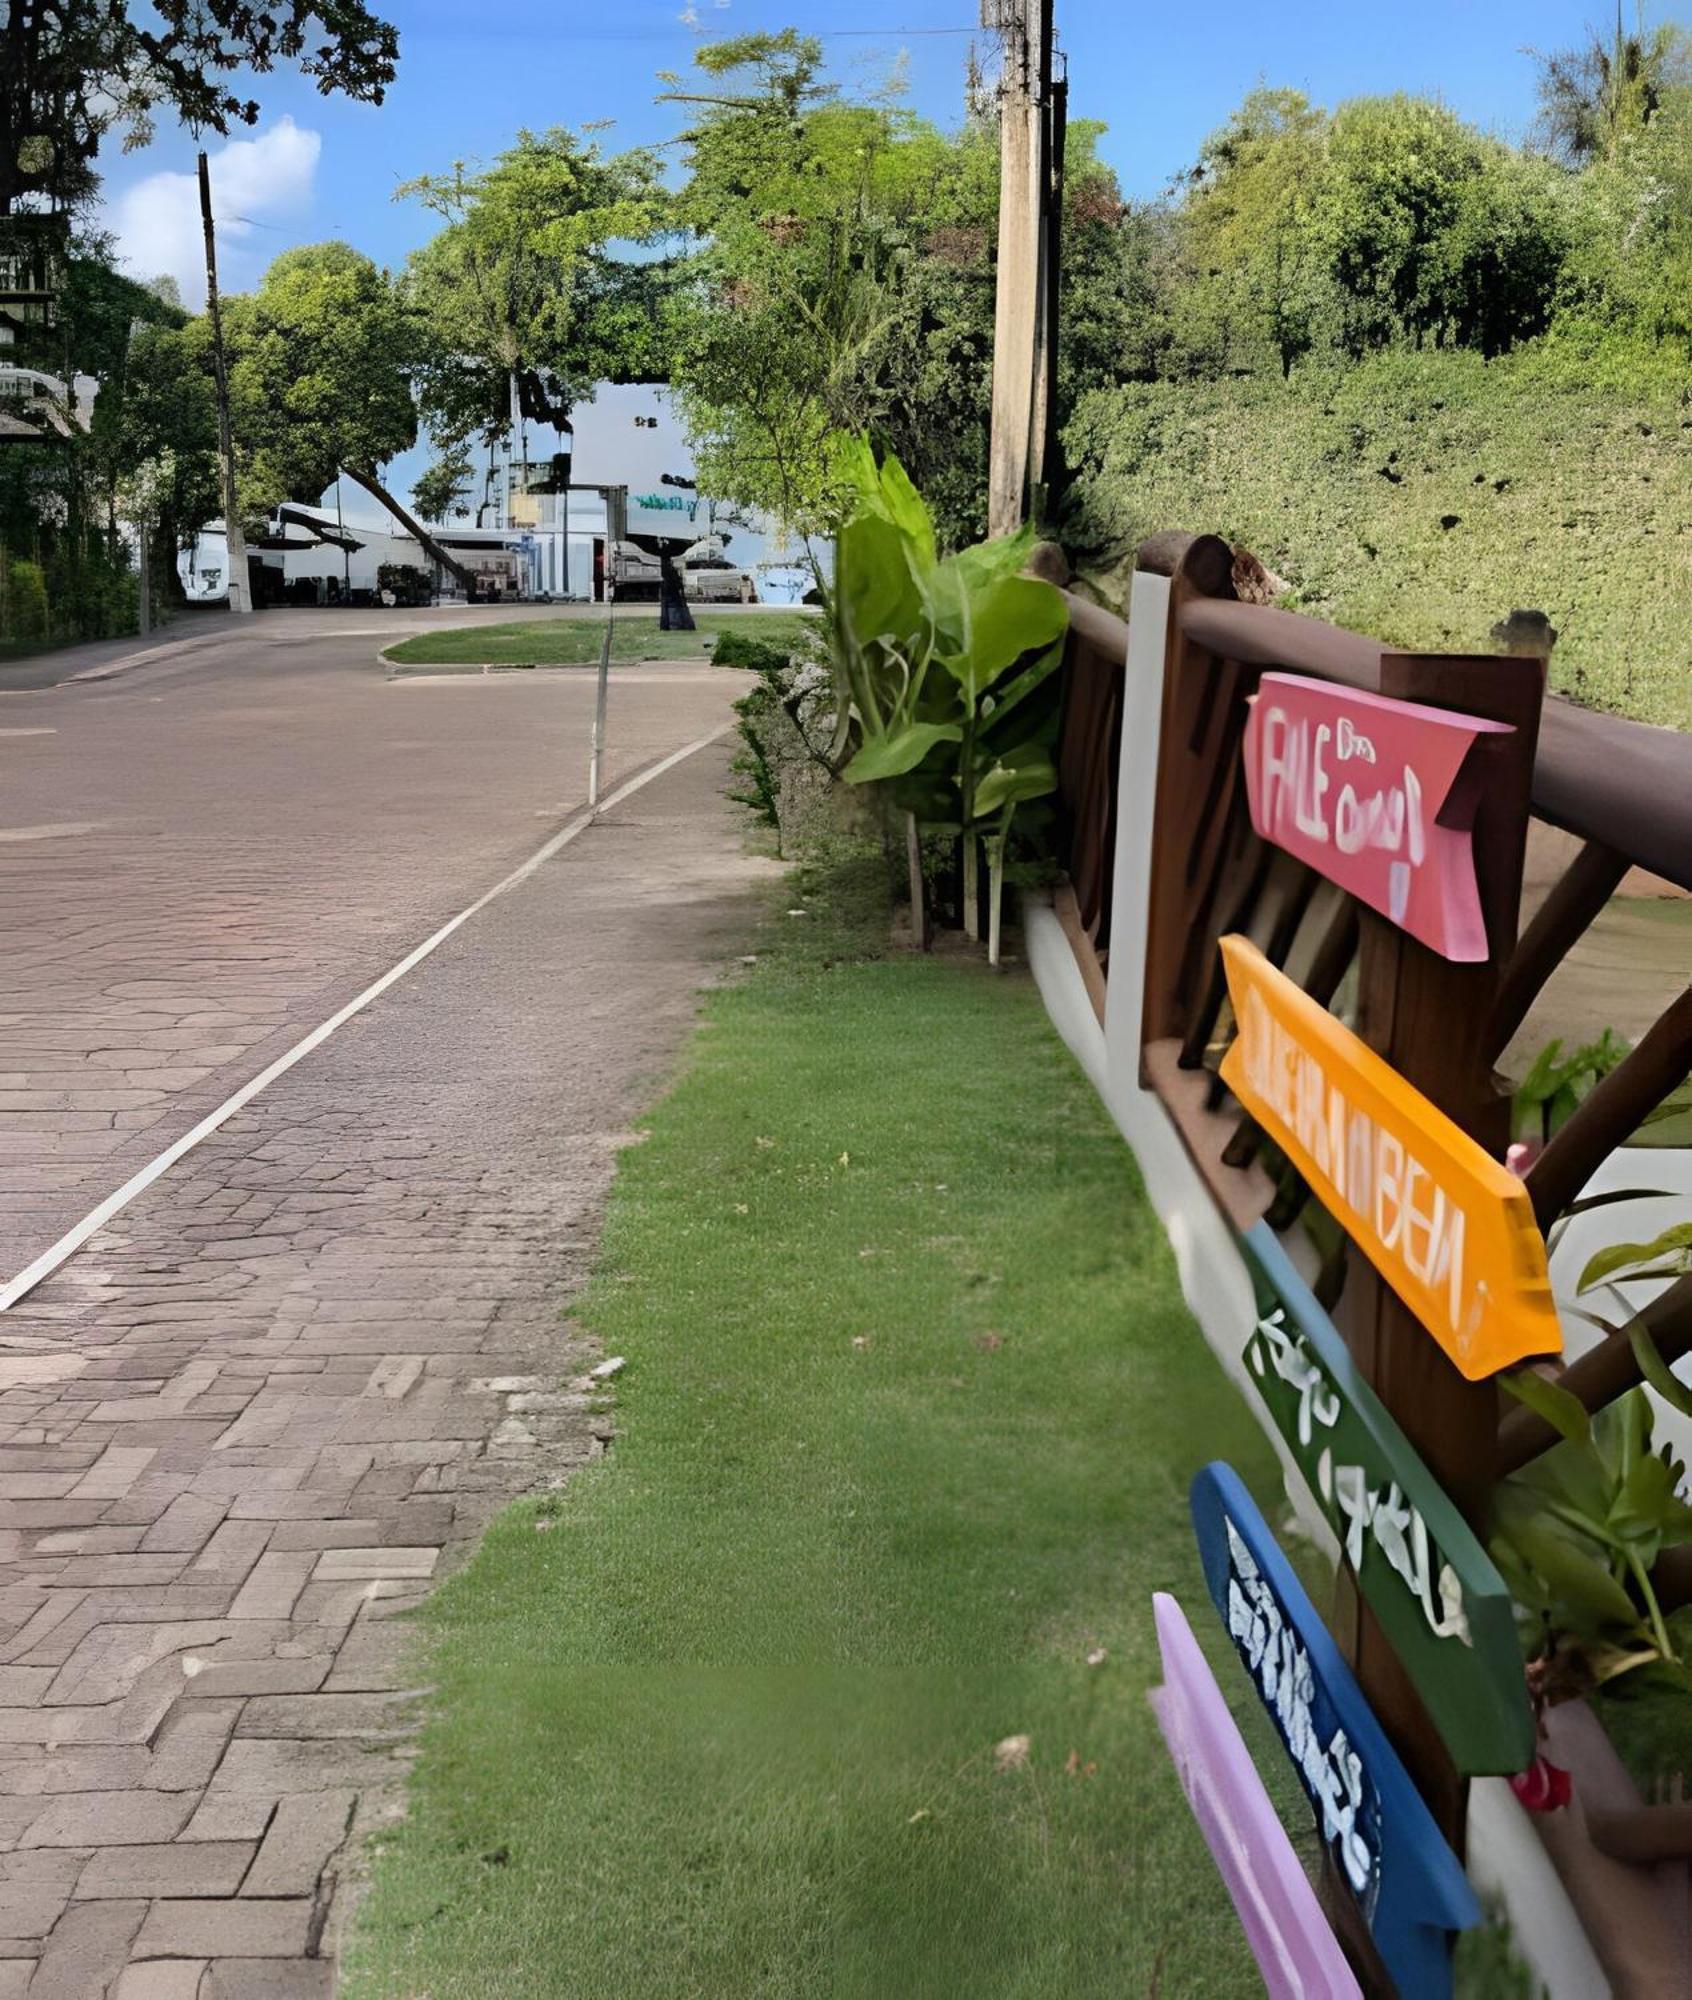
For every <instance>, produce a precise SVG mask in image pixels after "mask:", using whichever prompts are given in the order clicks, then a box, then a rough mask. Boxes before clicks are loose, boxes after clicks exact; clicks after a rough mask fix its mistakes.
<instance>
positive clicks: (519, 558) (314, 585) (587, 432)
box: [178, 383, 830, 604]
mask: <svg viewBox="0 0 1692 2000" xmlns="http://www.w3.org/2000/svg"><path fill="white" fill-rule="evenodd" d="M572 447H573V448H572ZM567 449H569V450H570V456H569V472H568V476H569V486H568V489H567V490H566V489H565V488H564V485H563V481H562V477H561V474H562V472H563V469H564V468H563V464H562V462H561V461H562V457H563V454H564V453H565V451H566V450H567ZM407 464H408V461H407V460H405V459H402V460H401V461H399V462H398V463H397V464H396V465H395V466H394V467H393V468H392V469H391V472H390V477H391V478H400V477H404V476H405V475H406V471H407ZM693 474H694V466H693V455H692V453H691V452H690V451H689V449H688V445H687V439H686V436H685V434H684V432H683V430H682V427H681V424H680V422H679V420H678V419H677V417H676V415H675V413H674V410H673V408H672V406H671V401H670V392H669V390H668V389H667V388H665V387H663V386H661V385H651V384H642V385H627V384H615V383H603V384H601V385H600V387H599V390H598V392H597V393H596V395H595V397H594V399H593V401H592V402H591V403H580V404H578V405H577V406H576V408H575V409H574V411H573V412H572V414H571V429H570V433H569V434H565V433H561V432H560V431H558V430H556V429H555V428H554V427H553V426H551V425H550V424H536V423H533V422H528V423H524V424H521V425H519V426H518V428H517V431H516V434H515V436H514V437H513V439H512V441H511V444H510V447H509V449H508V448H507V447H506V446H504V445H503V444H502V445H500V446H497V447H493V448H490V449H489V450H488V452H487V454H486V463H485V464H484V465H483V466H482V467H481V468H480V469H479V471H478V472H477V474H476V476H475V478H474V479H473V480H468V481H466V483H465V485H464V487H463V488H462V489H461V491H460V493H459V496H458V499H457V502H456V504H455V505H454V506H453V507H452V508H450V509H449V510H448V512H447V514H446V517H445V518H444V519H442V520H440V521H431V522H426V523H425V524H424V525H425V526H426V527H427V529H428V531H429V533H430V534H431V535H432V536H433V537H434V538H435V539H436V541H438V542H439V543H440V545H441V546H442V547H443V548H445V549H446V550H447V551H448V553H449V554H451V555H452V556H453V557H454V558H455V559H456V560H457V561H458V562H459V563H461V564H463V565H464V566H465V567H466V568H468V569H470V570H472V571H473V572H475V573H476V575H477V577H478V593H477V594H478V595H481V596H486V597H492V598H501V597H513V598H527V599H536V598H550V599H552V600H554V601H558V602H563V601H567V600H575V601H587V600H590V599H591V600H597V599H600V598H602V597H603V595H604V588H605V578H606V573H607V569H608V568H611V569H613V570H615V571H616V573H617V574H618V576H619V577H620V578H621V579H622V587H624V588H625V589H629V588H631V587H632V589H633V590H634V591H636V592H638V594H642V595H645V594H650V595H654V596H655V595H656V592H657V577H658V567H657V560H656V557H655V556H653V555H651V554H647V553H643V552H642V551H641V550H639V549H638V548H637V547H635V546H634V545H633V544H627V545H624V544H621V542H620V540H619V547H618V549H617V550H616V551H615V552H612V553H608V552H609V551H611V549H612V531H613V528H614V526H615V525H616V524H614V523H612V522H611V521H610V520H609V518H608V503H607V498H606V493H605V490H604V489H606V488H623V489H626V492H627V496H628V499H627V520H626V527H625V528H624V530H623V532H624V533H626V534H627V535H629V536H631V537H636V538H640V537H648V538H650V537H657V536H662V537H664V538H665V539H667V540H670V541H672V542H675V543H678V544H681V545H683V546H687V547H691V548H692V549H693V554H692V556H691V558H690V559H689V560H688V561H687V562H686V563H685V565H684V573H685V577H686V587H687V591H688V594H689V596H690V597H697V598H700V599H702V600H709V599H716V600H719V601H728V602H734V601H736V600H738V599H741V598H743V597H755V598H756V599H758V600H759V601H761V602H763V603H795V602H797V601H798V600H799V598H800V597H802V596H803V595H804V593H805V592H806V591H807V590H809V589H810V588H811V586H812V584H813V583H814V581H815V572H814V571H813V569H812V567H811V562H810V557H809V554H808V552H807V550H806V548H805V546H804V544H803V543H802V542H800V541H798V540H796V539H794V538H792V537H790V536H787V535H786V534H785V533H784V532H783V531H782V530H780V529H779V528H775V527H772V526H771V524H769V523H768V522H766V521H763V520H761V519H756V518H753V519H748V518H746V517H744V516H742V515H741V514H739V513H738V512H737V511H736V510H735V509H733V508H732V507H728V506H724V505H722V504H720V503H718V502H716V501H713V500H710V499H708V498H702V497H701V496H700V495H699V493H698V492H697V491H696V490H695V488H694V485H693ZM413 476H414V474H413ZM323 503H324V504H322V505H320V506H317V507H306V506H299V505H296V504H294V503H292V502H289V503H287V504H285V505H283V506H281V507H279V508H278V509H277V511H276V514H275V517H274V518H273V519H272V520H271V521H270V522H269V524H268V532H267V533H265V534H264V535H262V536H256V537H249V539H248V543H247V552H248V555H249V557H250V558H251V559H252V561H253V563H254V565H255V568H256V575H255V601H256V602H258V603H259V604H267V603H292V604H299V603H317V604H327V603H346V602H348V601H351V602H354V603H371V602H374V601H376V597H377V592H378V590H379V587H380V586H379V582H378V576H379V572H380V571H381V570H382V569H383V568H384V567H385V566H387V565H390V564H392V565H398V566H400V567H403V568H408V569H416V570H420V571H422V572H423V573H424V574H425V576H426V577H427V579H428V588H429V589H431V590H438V591H439V592H440V593H441V594H442V595H443V596H449V597H451V596H458V595H460V594H461V587H460V585H459V584H458V582H457V580H456V579H455V578H453V577H452V576H451V575H450V574H445V573H442V572H441V571H440V570H439V568H438V566H437V564H436V563H435V561H434V559H433V558H432V557H431V556H430V555H429V554H428V553H427V551H426V550H424V549H423V548H422V546H421V545H420V544H419V543H418V541H417V539H416V537H415V536H413V535H410V534H408V533H406V532H405V531H404V530H403V529H402V528H401V527H400V525H399V523H398V522H397V521H396V520H394V519H393V518H392V517H391V516H389V515H386V514H385V513H384V512H383V511H382V509H381V507H380V503H379V502H377V501H376V500H374V499H372V498H371V496H370V495H369V494H368V493H366V492H365V491H364V490H363V489H362V488H360V487H355V486H354V485H352V483H351V482H349V481H345V480H343V481H341V482H340V486H339V490H337V488H336V487H331V488H330V489H329V491H328V492H327V493H326V494H324V496H323ZM817 556H818V559H819V560H820V561H821V562H822V564H823V567H824V573H825V574H826V573H827V569H828V565H829V557H830V551H829V550H828V548H827V547H826V545H825V546H823V547H821V548H819V549H818V551H817ZM178 567H179V570H180V573H181V575H182V580H183V588H184V589H185V590H186V591H187V593H188V595H189V597H190V598H193V599H200V600H205V599H212V598H218V597H222V596H223V595H224V593H225V591H226V590H227V588H228V577H227V569H228V550H227V547H226V544H225V541H224V536H223V524H222V522H221V521H216V522H212V523H210V524H209V525H208V526H207V527H206V528H205V529H203V530H202V531H201V533H200V535H199V537H198V538H197V540H196V541H195V544H194V546H193V548H192V549H190V550H189V551H188V552H187V553H186V554H185V555H184V556H183V557H182V558H181V559H180V561H179V565H178Z"/></svg>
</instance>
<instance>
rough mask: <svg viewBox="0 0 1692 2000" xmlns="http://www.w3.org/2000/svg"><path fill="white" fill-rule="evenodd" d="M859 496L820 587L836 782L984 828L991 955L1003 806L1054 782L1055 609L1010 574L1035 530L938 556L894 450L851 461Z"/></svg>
mask: <svg viewBox="0 0 1692 2000" xmlns="http://www.w3.org/2000/svg"><path fill="white" fill-rule="evenodd" d="M851 469H852V472H853V475H854V478H855V480H856V484H857V491H858V496H859V497H858V505H857V508H856V510H855V512H854V513H853V514H852V515H851V516H850V517H849V518H848V519H847V520H846V522H845V523H844V524H843V526H842V527H841V530H840V534H839V538H838V541H837V544H836V553H835V589H834V594H833V599H832V609H833V622H834V650H835V662H836V670H837V678H838V682H839V687H840V691H841V701H840V714H841V719H842V721H843V722H844V723H845V724H847V725H849V726H850V727H851V728H852V729H853V730H854V731H855V735H856V742H857V748H856V750H855V752H854V754H853V755H852V757H851V759H850V761H849V762H848V763H847V764H846V766H845V769H844V773H843V775H844V776H845V778H846V780H847V782H848V783H849V784H875V783H884V784H887V785H888V787H889V790H890V792H891V795H892V797H893V799H894V801H895V803H896V804H897V805H898V806H899V807H901V808H902V809H903V810H904V811H906V812H909V813H912V814H914V815H915V817H916V818H917V820H918V821H919V822H920V823H921V824H923V825H926V826H928V827H930V828H936V827H947V828H949V827H952V826H956V827H957V828H958V829H959V830H960V831H961V832H962V833H963V835H964V837H965V839H966V841H969V842H973V841H974V840H975V839H976V838H977V837H978V835H979V834H980V833H981V832H982V831H986V832H988V834H989V836H990V838H989V845H988V859H989V865H990V867H991V869H992V898H993V910H994V913H995V922H994V925H993V932H992V939H993V942H992V944H991V945H990V948H989V952H990V956H994V957H996V953H997V936H998V929H997V922H996V916H997V911H998V907H999V898H1000V894H1001V890H1002V885H1003V880H1004V867H1005V859H1006V854H1007V849H1008V845H1009V840H1010V832H1011V826H1012V822H1013V820H1014V818H1015V814H1016V810H1017V807H1018V806H1020V805H1024V804H1026V803H1028V802H1030V801H1032V800H1035V799H1040V798H1043V797H1045V796H1046V795H1047V794H1049V793H1051V792H1053V791H1055V790H1056V789H1057V773H1056V771H1055V770H1054V768H1053V766H1052V760H1051V748H1050V746H1051V742H1052V739H1053V734H1054V731H1055V726H1056V711H1055V708H1054V707H1053V706H1052V704H1051V703H1050V702H1049V701H1047V702H1044V703H1042V702H1037V701H1032V702H1031V697H1033V696H1035V695H1037V694H1038V693H1039V692H1040V691H1041V690H1043V689H1048V688H1049V687H1052V686H1055V682H1054V681H1053V678H1052V677H1053V675H1054V674H1055V672H1056V669H1057V666H1058V663H1059V660H1060V659H1061V657H1062V652H1063V635H1064V633H1065V631H1066V630H1067V629H1068V624H1069V612H1068V608H1067V606H1066V605H1065V603H1064V600H1063V595H1062V593H1061V592H1060V591H1058V590H1055V589H1054V588H1053V587H1052V586H1051V585H1050V584H1049V583H1044V582H1041V581H1039V580H1038V579H1036V578H1033V577H1026V576H1022V575H1020V574H1018V572H1019V571H1020V570H1021V568H1022V566H1023V564H1024V563H1025V562H1026V560H1027V557H1028V553H1029V550H1030V548H1031V547H1032V546H1033V533H1034V531H1033V529H1032V528H1031V527H1030V528H1026V529H1024V531H1023V532H1022V533H1021V534H1019V535H1013V536H1007V537H1002V538H1000V539H999V540H997V541H990V542H979V543H977V544H975V545H974V546H973V547H971V548H967V549H964V550H961V551H960V552H959V553H958V554H956V555H950V556H944V557H942V556H940V555H939V554H938V553H937V549H936V539H935V533H934V524H933V521H932V519H931V517H930V515H929V512H928V509H927V507H926V506H925V505H924V503H923V500H922V497H921V496H920V494H918V492H917V490H916V488H915V487H914V486H913V485H912V484H911V481H910V478H909V476H908V475H907V474H906V472H905V469H904V467H903V466H902V465H901V464H900V463H899V461H898V459H897V458H895V457H892V456H889V457H888V458H887V459H885V460H884V461H883V462H882V463H881V464H880V465H877V463H876V461H875V456H874V454H873V452H872V451H871V450H870V447H869V445H868V444H867V443H862V442H860V443H859V444H858V446H857V447H856V450H855V452H854V453H853V456H852V459H851Z"/></svg>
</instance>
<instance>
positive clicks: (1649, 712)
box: [1066, 339, 1692, 728]
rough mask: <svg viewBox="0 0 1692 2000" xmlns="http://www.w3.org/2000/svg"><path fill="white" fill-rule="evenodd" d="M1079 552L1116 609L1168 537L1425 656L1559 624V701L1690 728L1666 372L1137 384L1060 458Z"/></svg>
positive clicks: (1393, 370)
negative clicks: (1255, 567)
mask: <svg viewBox="0 0 1692 2000" xmlns="http://www.w3.org/2000/svg"><path fill="white" fill-rule="evenodd" d="M1066 445H1067V448H1068V453H1069V456H1070V459H1071V462H1072V464H1073V466H1074V468H1075V473H1076V477H1075V483H1074V487H1073V489H1072V491H1071V494H1070V496H1069V513H1068V519H1067V528H1066V534H1067V539H1068V540H1069V542H1070V544H1071V547H1072V548H1073V549H1074V550H1075V551H1076V552H1077V554H1078V557H1079V560H1080V565H1081V568H1082V572H1083V575H1084V576H1086V577H1087V579H1088V580H1089V581H1090V582H1091V583H1092V584H1093V585H1094V587H1095V588H1096V589H1097V590H1098V591H1099V593H1100V595H1101V596H1102V597H1103V598H1104V600H1105V601H1106V602H1108V603H1111V604H1120V603H1121V602H1122V601H1123V599H1124V598H1125V595H1126V588H1127V580H1128V573H1129V569H1130V566H1131V563H1132V551H1133V549H1134V548H1135V546H1136V545H1137V544H1138V543H1139V542H1140V541H1141V540H1143V539H1144V538H1145V537H1146V536H1147V535H1148V534H1151V533H1154V532H1155V531H1157V530H1159V529H1163V528H1191V529H1198V530H1209V531H1212V532H1215V533H1218V534H1221V535H1224V536H1226V537H1227V538H1228V539H1229V540H1231V541H1235V542H1242V543H1244V544H1245V545H1246V546H1247V547H1248V548H1250V549H1251V550H1252V551H1253V553H1254V554H1256V555H1257V556H1259V557H1260V558H1261V559H1262V560H1263V561H1264V562H1265V563H1266V564H1267V565H1268V566H1269V567H1270V568H1271V569H1272V570H1274V571H1275V572H1276V573H1277V574H1279V575H1280V576H1282V577H1284V578H1285V579H1286V580H1287V582H1288V583H1289V584H1290V585H1291V586H1292V594H1291V595H1290V597H1288V598H1287V599H1284V600H1283V601H1284V602H1287V603H1289V604H1290V605H1292V606H1293V607H1295V608H1298V609H1303V610H1307V611H1309V612H1311V613H1312V614H1313V615H1315V616H1318V617H1322V618H1326V619H1329V620H1332V621H1334V622H1336V623H1339V624H1343V625H1348V626H1351V627H1354V628H1355V629H1357V630H1359V631H1363V632H1367V633H1370V634H1371V635H1374V636H1377V637H1379V638H1381V639H1382V640H1384V641H1386V642H1387V643H1389V644H1393V645H1400V646H1416V647H1424V648H1429V649H1434V648H1438V649H1444V650H1464V649H1470V648H1473V649H1480V650H1488V651H1490V650H1492V649H1493V644H1494V642H1493V641H1492V639H1491V637H1490V633H1491V628H1492V626H1493V624H1494V623H1495V622H1496V621H1497V620H1498V619H1500V618H1501V617H1503V616H1505V615H1506V614H1507V613H1508V612H1510V611H1511V610H1513V609H1518V608H1522V609H1529V608H1531V609H1534V610H1539V611H1544V612H1545V613H1547V614H1548V616H1549V617H1550V619H1551V622H1552V624H1553V625H1554V626H1555V627H1556V628H1557V631H1558V633H1559V639H1558V643H1557V646H1556V650H1555V653H1554V655H1553V663H1552V679H1553V683H1554V684H1555V685H1556V686H1558V687H1560V688H1562V689H1563V690H1564V691H1565V692H1566V693H1569V694H1571V695H1574V696H1576V697H1578V698H1580V699H1582V700H1585V701H1588V702H1591V703H1592V704H1594V705H1596V706H1601V707H1605V708H1613V709H1617V710H1620V711H1622V712H1624V713H1626V714H1631V715H1636V716H1639V717H1641V718H1643V719H1645V720H1648V721H1652V722H1665V723H1672V724H1674V725H1676V726H1678V727H1682V728H1686V727H1692V379H1689V378H1688V376H1687V373H1686V371H1685V369H1684V367H1683V366H1679V365H1676V364H1675V363H1674V362H1673V361H1672V360H1671V359H1670V357H1669V356H1668V354H1667V353H1666V352H1665V351H1664V350H1660V349H1645V348H1624V347H1619V346H1618V345H1617V344H1616V343H1615V342H1614V341H1613V340H1611V341H1606V342H1601V343H1600V342H1594V343H1591V344H1588V345H1585V346H1582V345H1580V344H1578V343H1576V342H1573V341H1569V340H1566V339H1563V340H1556V339H1554V340H1551V341H1545V342H1539V343H1536V344H1534V345H1532V346H1529V347H1526V348H1522V349H1519V350H1517V351H1516V352H1514V353H1512V354H1509V355H1505V356H1502V357H1500V358H1498V359H1495V360H1492V361H1487V360H1484V359H1483V358H1482V357H1481V356H1480V355H1479V354H1477V353H1474V352H1457V351H1452V350H1443V351H1440V350H1425V351H1423V352H1420V353H1417V352H1413V351H1411V352H1405V351H1392V352H1387V353H1383V354H1378V355H1375V356H1373V357H1371V358H1369V359H1367V360H1365V361H1363V362H1361V363H1359V364H1357V365H1356V366H1354V367H1351V368H1347V369H1343V370H1342V369H1339V368H1330V369H1319V368H1316V367H1314V366H1310V367H1305V368H1300V369H1295V370H1294V372H1293V374H1292V376H1291V378H1290V379H1287V380H1284V381H1283V380H1282V379H1280V378H1279V377H1278V376H1276V375H1254V376H1252V377H1249V378H1234V379H1225V380H1218V381H1198V382H1194V381H1188V382H1182V383H1167V382H1159V383H1127V384H1123V385H1120V386H1118V387H1116V388H1112V389H1106V390H1099V391H1096V392H1094V393H1093V394H1091V395H1089V396H1087V397H1086V398H1085V399H1084V400H1083V401H1082V403H1081V405H1080V406H1079V408H1078V409H1077V412H1076V415H1075V418H1074V421H1073V422H1072V424H1071V425H1070V427H1069V430H1068V433H1067V435H1066Z"/></svg>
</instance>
